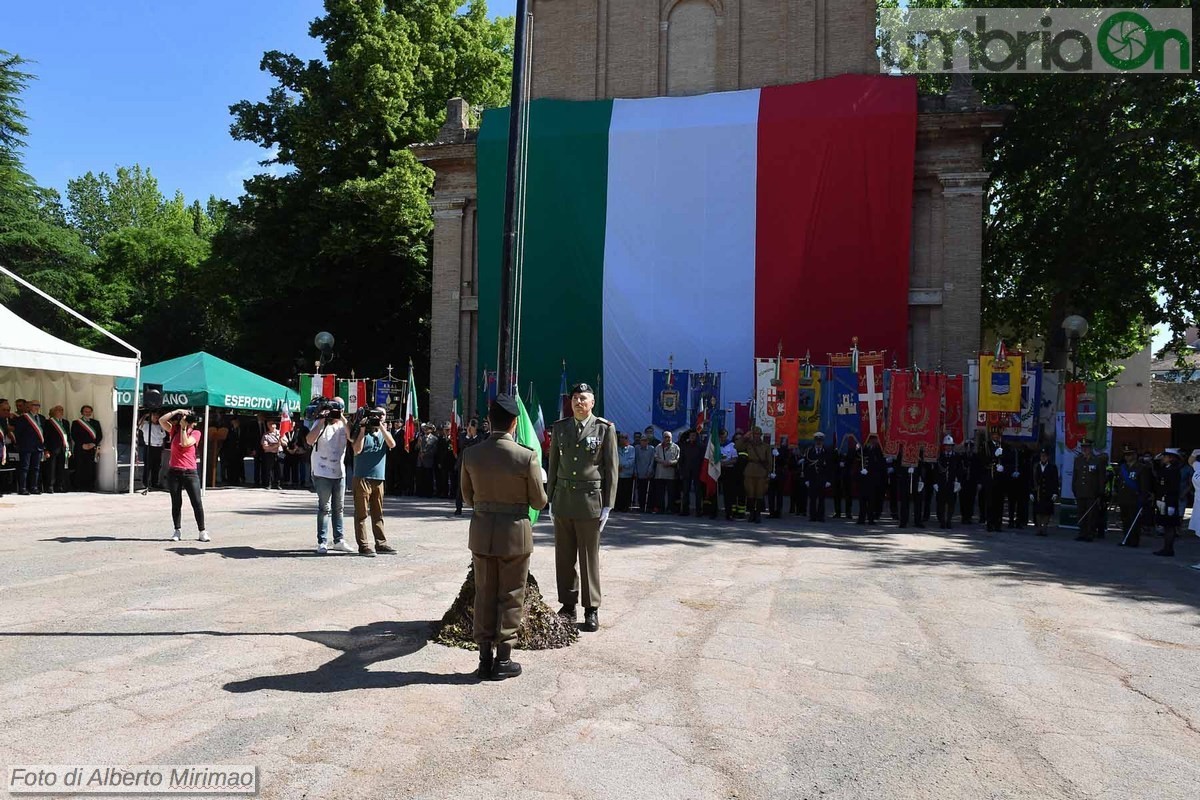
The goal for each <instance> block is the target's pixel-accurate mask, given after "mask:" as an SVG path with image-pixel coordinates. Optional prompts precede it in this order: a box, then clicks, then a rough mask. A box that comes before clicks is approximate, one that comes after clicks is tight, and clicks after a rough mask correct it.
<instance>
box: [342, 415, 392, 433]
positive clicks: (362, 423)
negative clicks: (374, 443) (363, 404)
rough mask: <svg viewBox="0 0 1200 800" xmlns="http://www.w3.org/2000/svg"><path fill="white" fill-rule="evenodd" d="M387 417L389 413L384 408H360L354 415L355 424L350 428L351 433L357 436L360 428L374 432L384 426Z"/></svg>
mask: <svg viewBox="0 0 1200 800" xmlns="http://www.w3.org/2000/svg"><path fill="white" fill-rule="evenodd" d="M386 419H387V414H386V412H385V411H384V410H383V409H382V408H360V409H359V410H358V413H356V414H355V415H354V424H353V426H352V427H351V429H350V434H351V435H352V436H357V435H358V431H359V429H360V428H365V429H366V430H367V432H368V433H374V432H375V431H377V430H379V429H380V428H381V427H382V426H383V423H384V421H385V420H386Z"/></svg>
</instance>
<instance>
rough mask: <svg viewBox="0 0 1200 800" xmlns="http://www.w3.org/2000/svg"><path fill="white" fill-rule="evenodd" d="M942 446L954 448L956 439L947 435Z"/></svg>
mask: <svg viewBox="0 0 1200 800" xmlns="http://www.w3.org/2000/svg"><path fill="white" fill-rule="evenodd" d="M942 444H948V445H950V446H952V447H953V446H954V437H953V436H951V435H950V434H948V433H947V434H946V435H945V437H944V438H943V439H942Z"/></svg>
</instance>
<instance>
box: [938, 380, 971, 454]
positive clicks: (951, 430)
mask: <svg viewBox="0 0 1200 800" xmlns="http://www.w3.org/2000/svg"><path fill="white" fill-rule="evenodd" d="M963 383H964V380H963V376H962V375H947V376H946V388H945V391H944V392H943V393H942V435H943V436H945V435H946V434H950V435H951V436H953V437H954V443H955V444H959V445H960V444H962V443H963V442H965V441H966V436H967V432H966V428H965V426H964V424H963V423H964V419H963V413H964V411H965V409H964V407H963Z"/></svg>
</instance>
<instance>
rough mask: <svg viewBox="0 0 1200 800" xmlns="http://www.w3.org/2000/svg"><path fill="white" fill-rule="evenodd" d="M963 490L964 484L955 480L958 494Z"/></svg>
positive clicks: (955, 488)
mask: <svg viewBox="0 0 1200 800" xmlns="http://www.w3.org/2000/svg"><path fill="white" fill-rule="evenodd" d="M961 491H962V484H961V483H959V482H958V481H955V482H954V493H955V494H958V493H959V492H961Z"/></svg>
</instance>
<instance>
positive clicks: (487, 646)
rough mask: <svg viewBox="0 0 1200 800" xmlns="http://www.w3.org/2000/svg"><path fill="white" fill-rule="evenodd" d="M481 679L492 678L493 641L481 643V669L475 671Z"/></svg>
mask: <svg viewBox="0 0 1200 800" xmlns="http://www.w3.org/2000/svg"><path fill="white" fill-rule="evenodd" d="M475 674H476V675H478V676H479V679H480V680H481V681H487V680H491V679H492V643H491V642H480V643H479V669H478V670H476V671H475Z"/></svg>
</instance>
